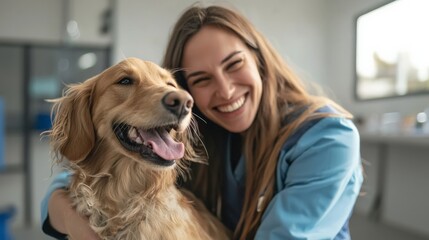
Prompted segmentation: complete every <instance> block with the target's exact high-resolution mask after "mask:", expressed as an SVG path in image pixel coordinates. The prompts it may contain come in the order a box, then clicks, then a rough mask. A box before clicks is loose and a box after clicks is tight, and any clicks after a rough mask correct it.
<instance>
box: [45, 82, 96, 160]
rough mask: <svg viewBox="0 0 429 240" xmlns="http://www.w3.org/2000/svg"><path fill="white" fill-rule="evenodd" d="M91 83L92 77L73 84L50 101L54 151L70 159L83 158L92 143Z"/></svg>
mask: <svg viewBox="0 0 429 240" xmlns="http://www.w3.org/2000/svg"><path fill="white" fill-rule="evenodd" d="M93 84H94V81H90V80H88V81H86V82H84V83H81V84H76V85H72V86H70V87H69V88H68V89H67V91H66V92H65V93H64V95H63V97H61V98H59V99H56V100H54V101H53V102H55V104H54V106H53V109H52V116H53V117H54V120H53V126H52V130H51V131H50V132H49V136H50V137H51V142H52V146H53V151H54V153H56V155H57V156H58V154H60V155H62V156H64V157H66V158H67V159H68V160H70V161H73V162H79V161H81V160H84V159H85V157H87V156H88V154H89V153H90V152H91V150H92V148H93V147H94V144H95V137H96V136H95V129H94V126H93V123H92V120H91V107H90V106H91V94H92V91H93ZM57 159H61V158H58V157H57Z"/></svg>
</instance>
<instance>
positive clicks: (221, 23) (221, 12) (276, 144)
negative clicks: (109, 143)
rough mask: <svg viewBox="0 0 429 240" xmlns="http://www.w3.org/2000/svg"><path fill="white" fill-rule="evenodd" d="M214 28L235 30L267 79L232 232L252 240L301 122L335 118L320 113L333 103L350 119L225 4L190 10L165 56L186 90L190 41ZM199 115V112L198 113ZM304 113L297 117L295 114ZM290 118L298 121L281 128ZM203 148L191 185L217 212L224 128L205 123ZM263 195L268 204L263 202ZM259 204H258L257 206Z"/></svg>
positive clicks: (247, 139) (248, 135)
mask: <svg viewBox="0 0 429 240" xmlns="http://www.w3.org/2000/svg"><path fill="white" fill-rule="evenodd" d="M207 25H210V26H215V27H218V28H220V29H223V30H225V31H229V32H232V33H233V34H235V35H236V36H237V37H238V38H240V39H241V40H242V41H243V42H244V43H245V44H246V46H247V47H249V49H251V50H252V51H253V52H254V54H255V56H256V60H257V64H258V67H259V73H260V75H261V78H262V81H263V90H262V98H261V102H260V106H259V109H258V112H257V115H256V117H255V119H254V121H253V123H252V125H251V126H250V128H249V129H247V130H246V131H245V132H244V133H243V143H242V144H243V146H242V148H243V154H244V157H245V159H246V182H245V196H244V202H243V209H242V213H241V216H240V220H239V222H238V225H237V228H236V229H235V230H234V238H235V239H250V238H253V237H254V235H255V233H256V230H257V228H258V226H259V224H260V221H261V216H262V214H263V212H264V210H265V208H266V207H267V205H268V203H269V202H270V200H271V199H272V198H273V195H274V194H275V171H276V165H277V161H278V157H279V153H280V151H281V148H282V145H283V144H284V142H285V141H286V140H287V138H288V137H289V136H290V135H291V133H293V130H294V129H296V128H297V127H298V126H299V125H300V124H302V123H303V122H305V121H307V120H309V119H310V118H321V117H326V116H328V115H332V114H326V113H325V114H316V113H315V111H316V110H317V109H319V108H321V107H322V106H325V105H330V106H333V107H335V108H336V109H337V110H338V113H337V114H336V115H341V116H345V117H351V115H350V114H349V113H348V112H347V111H345V110H344V109H343V108H341V107H340V106H339V105H337V104H336V103H334V102H333V101H331V100H329V99H328V98H325V97H321V96H314V95H311V94H310V93H309V91H308V90H307V88H306V86H305V85H304V84H303V82H302V81H301V80H300V79H299V78H298V76H296V75H295V74H294V73H293V71H292V70H291V69H290V68H289V66H288V65H287V64H286V63H285V62H284V60H283V59H282V58H281V57H280V55H279V54H278V53H277V52H276V51H275V50H274V48H273V47H272V46H271V45H270V43H269V42H268V41H267V39H266V38H265V37H263V36H262V34H260V33H259V32H258V31H257V30H256V29H255V28H254V27H253V25H252V24H251V23H250V22H249V21H248V20H247V19H246V18H244V17H243V16H242V15H241V14H239V13H238V12H237V11H233V10H231V9H228V8H225V7H221V6H209V7H206V8H205V7H200V6H196V5H194V6H191V7H190V8H189V9H187V10H186V11H185V12H184V13H183V14H182V16H181V17H180V18H179V20H178V21H177V23H176V25H175V26H174V28H173V31H172V33H171V36H170V40H169V43H168V46H167V49H166V52H165V56H164V61H163V66H164V67H166V68H168V69H171V70H173V71H174V72H175V77H176V78H177V80H178V81H179V84H181V85H182V86H183V87H184V88H186V79H185V78H184V75H183V73H182V71H181V67H182V58H183V49H184V47H185V45H186V43H187V41H188V40H189V39H190V38H191V37H192V36H194V35H195V34H196V33H197V32H198V31H199V30H200V29H201V28H202V27H204V26H207ZM195 110H196V112H197V114H200V112H199V111H198V109H195ZM298 112H299V113H300V114H296V113H298ZM290 114H293V115H296V116H298V117H296V118H294V119H293V120H292V121H290V122H288V124H286V125H285V124H282V120H284V119H285V118H286V117H287V116H289V115H290ZM200 130H201V133H202V136H203V137H204V136H206V137H205V138H203V141H204V144H205V146H206V147H207V150H208V154H209V164H210V167H209V168H208V167H198V169H197V170H194V174H195V177H194V180H193V181H192V183H191V187H192V189H193V190H194V192H196V194H197V195H198V196H199V197H201V198H202V199H203V200H204V201H205V203H206V204H207V206H208V207H209V208H211V209H212V211H213V212H215V211H217V212H218V209H219V206H221V203H220V199H221V198H220V192H221V191H220V188H221V185H222V182H221V179H222V171H221V169H222V162H223V161H222V159H223V158H224V154H225V150H224V149H223V148H222V146H219V145H222V144H223V143H224V142H225V137H226V130H224V129H221V128H220V127H219V126H216V125H215V124H214V123H212V122H210V121H209V120H207V123H202V124H200ZM260 196H263V199H264V201H263V202H261V201H260V199H261V198H260ZM258 202H259V203H258Z"/></svg>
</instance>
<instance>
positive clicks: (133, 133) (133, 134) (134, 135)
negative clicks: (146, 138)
mask: <svg viewBox="0 0 429 240" xmlns="http://www.w3.org/2000/svg"><path fill="white" fill-rule="evenodd" d="M128 137H129V138H130V139H136V138H137V130H136V128H130V130H129V131H128Z"/></svg>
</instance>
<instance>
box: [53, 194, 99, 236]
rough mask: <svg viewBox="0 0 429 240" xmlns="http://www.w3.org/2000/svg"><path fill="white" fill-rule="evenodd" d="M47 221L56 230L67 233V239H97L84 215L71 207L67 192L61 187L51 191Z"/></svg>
mask: <svg viewBox="0 0 429 240" xmlns="http://www.w3.org/2000/svg"><path fill="white" fill-rule="evenodd" d="M48 213H49V222H50V223H51V226H52V227H53V228H54V229H56V230H57V231H59V232H61V233H64V234H67V235H68V239H72V240H73V239H74V240H80V239H85V240H99V239H100V238H99V237H98V236H97V234H96V233H95V232H94V231H93V230H92V229H91V227H90V226H89V221H88V219H87V218H86V217H83V216H81V215H79V214H78V213H77V212H76V210H75V209H73V207H72V203H71V200H70V198H69V196H68V194H67V192H66V191H65V190H63V189H58V190H55V192H53V193H52V195H51V198H50V200H49V206H48Z"/></svg>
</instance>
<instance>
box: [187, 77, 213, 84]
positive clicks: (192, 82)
mask: <svg viewBox="0 0 429 240" xmlns="http://www.w3.org/2000/svg"><path fill="white" fill-rule="evenodd" d="M209 79H210V78H208V77H202V78H197V79H195V80H193V81H191V85H192V86H195V85H201V84H203V83H204V82H207V80H209Z"/></svg>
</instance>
